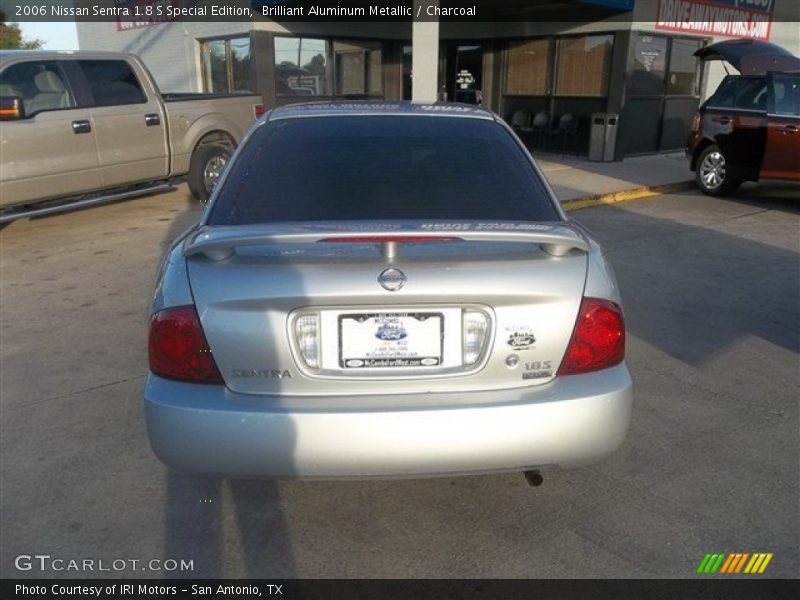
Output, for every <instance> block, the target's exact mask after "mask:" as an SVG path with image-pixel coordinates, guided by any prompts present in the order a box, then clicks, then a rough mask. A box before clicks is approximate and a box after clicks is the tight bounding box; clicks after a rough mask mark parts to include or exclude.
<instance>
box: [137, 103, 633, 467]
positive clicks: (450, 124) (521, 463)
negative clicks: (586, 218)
mask: <svg viewBox="0 0 800 600" xmlns="http://www.w3.org/2000/svg"><path fill="white" fill-rule="evenodd" d="M149 353H150V371H151V373H150V376H149V379H148V382H147V387H146V389H145V405H146V415H147V426H148V431H149V436H150V440H151V444H152V446H153V449H154V451H155V453H156V454H157V455H158V456H159V457H160V458H161V460H162V461H163V462H165V463H166V464H167V465H170V466H171V467H174V468H176V469H179V470H185V471H191V472H196V473H203V474H211V475H220V476H252V475H255V476H267V477H303V478H336V477H352V478H359V477H396V476H422V475H437V474H452V473H470V472H481V471H502V470H521V471H531V470H537V469H540V468H542V467H547V466H553V465H557V466H560V467H576V466H580V465H585V464H588V463H592V462H595V461H598V460H600V459H602V458H604V457H606V456H607V455H609V454H610V453H611V452H613V451H614V450H615V449H616V448H617V447H618V446H619V445H620V444H621V443H622V441H623V439H624V438H625V435H626V432H627V430H628V425H629V421H630V413H631V404H632V399H633V394H632V384H631V378H630V375H629V373H628V369H627V367H626V365H625V362H624V355H625V326H624V321H623V314H622V308H621V301H620V295H619V290H618V288H617V284H616V281H615V278H614V275H613V272H612V270H611V267H610V265H609V263H608V261H607V259H606V257H605V256H604V254H603V250H602V249H601V248H600V246H599V245H598V244H597V243H596V242H595V241H594V240H593V239H592V238H591V236H590V234H589V233H588V232H587V231H586V230H585V229H583V228H582V227H581V226H579V225H578V224H576V223H575V222H574V221H572V220H570V219H569V218H568V217H567V216H566V215H565V214H564V212H563V211H562V209H561V207H560V206H559V204H558V201H557V200H556V199H555V197H554V195H553V192H552V190H551V189H550V187H549V186H548V184H547V182H546V181H545V179H544V177H543V175H542V173H541V171H540V170H539V168H538V167H537V165H536V164H535V162H534V160H533V159H532V158H531V156H530V155H529V154H528V152H527V151H526V150H525V148H524V146H523V145H522V144H521V143H520V141H519V140H518V139H517V138H516V136H515V135H514V133H513V132H512V131H511V130H510V129H509V128H508V127H507V126H506V125H505V124H504V123H503V122H502V121H501V120H500V119H499V118H498V117H497V116H496V115H494V114H493V113H491V112H489V111H486V110H484V109H481V108H476V107H470V106H462V105H454V104H431V105H420V104H407V103H340V104H325V103H317V104H305V105H296V106H290V107H284V108H279V109H276V110H273V111H272V112H270V113H268V114H267V115H265V117H264V118H262V119H261V120H260V121H259V122H258V123H257V124H256V125H255V126H254V128H253V129H252V130H251V131H250V133H249V135H248V136H247V137H246V139H245V140H244V141H243V143H242V144H241V146H240V147H239V149H238V150H237V152H236V154H235V155H234V157H233V158H232V160H231V163H230V164H229V166H228V167H227V169H226V172H225V173H224V175H223V177H222V179H221V181H220V183H219V185H218V187H217V188H216V190H215V192H214V194H213V196H212V198H211V201H210V203H209V205H208V207H207V209H206V211H205V213H204V214H203V217H202V218H201V220H200V221H199V222H198V223H197V224H196V225H195V226H194V227H193V228H191V229H190V230H189V231H188V232H187V233H186V234H184V235H183V236H182V237H181V238H180V239H178V240H177V241H176V242H175V243H174V245H173V246H172V248H171V249H170V250H169V252H168V255H167V256H166V259H165V261H164V263H163V266H162V268H161V272H160V275H159V279H158V283H157V287H156V291H155V297H154V300H153V305H152V318H151V324H150V338H149Z"/></svg>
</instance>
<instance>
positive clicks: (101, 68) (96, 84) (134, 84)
mask: <svg viewBox="0 0 800 600" xmlns="http://www.w3.org/2000/svg"><path fill="white" fill-rule="evenodd" d="M80 65H81V69H82V70H83V74H84V75H85V76H86V79H87V81H88V82H89V88H90V89H91V91H92V95H93V96H94V103H95V105H96V106H117V105H120V104H142V103H145V102H147V98H146V97H145V95H144V92H143V91H142V86H141V85H140V84H139V80H138V79H136V75H135V74H134V73H133V70H132V69H131V67H130V65H129V64H128V63H127V62H125V61H124V60H82V61H80Z"/></svg>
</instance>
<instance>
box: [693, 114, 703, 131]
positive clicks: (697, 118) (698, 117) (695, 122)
mask: <svg viewBox="0 0 800 600" xmlns="http://www.w3.org/2000/svg"><path fill="white" fill-rule="evenodd" d="M702 120H703V116H702V115H701V114H700V113H699V112H698V113H694V119H692V131H700V121H702Z"/></svg>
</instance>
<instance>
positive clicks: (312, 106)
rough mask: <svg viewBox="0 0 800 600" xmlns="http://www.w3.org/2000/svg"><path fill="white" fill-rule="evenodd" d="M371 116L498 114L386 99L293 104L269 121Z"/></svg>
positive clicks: (479, 116) (460, 106) (454, 105)
mask: <svg viewBox="0 0 800 600" xmlns="http://www.w3.org/2000/svg"><path fill="white" fill-rule="evenodd" d="M369 115H382V116H441V117H460V118H471V119H485V120H490V121H493V120H495V115H494V113H492V112H491V111H489V110H486V109H485V108H482V107H480V106H475V105H472V104H460V103H455V102H433V103H420V102H408V101H402V102H400V101H397V102H394V101H385V100H378V101H375V100H373V101H369V100H363V101H362V100H359V101H353V102H346V101H342V102H305V103H302V104H289V105H286V106H281V107H278V108H275V109H273V110H272V111H270V113H269V115H268V117H267V120H268V121H277V120H281V119H298V118H304V117H343V116H348V117H349V116H369Z"/></svg>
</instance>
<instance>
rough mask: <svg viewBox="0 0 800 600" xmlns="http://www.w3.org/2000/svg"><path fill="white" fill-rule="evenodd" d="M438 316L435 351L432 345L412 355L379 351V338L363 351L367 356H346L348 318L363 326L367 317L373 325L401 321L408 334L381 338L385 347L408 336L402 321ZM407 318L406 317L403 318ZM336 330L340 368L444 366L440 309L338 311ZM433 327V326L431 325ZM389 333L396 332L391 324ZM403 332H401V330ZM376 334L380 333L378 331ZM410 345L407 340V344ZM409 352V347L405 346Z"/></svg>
mask: <svg viewBox="0 0 800 600" xmlns="http://www.w3.org/2000/svg"><path fill="white" fill-rule="evenodd" d="M432 318H433V319H438V327H437V328H436V329H437V331H436V333H437V334H438V335H437V336H436V351H435V352H432V351H431V350H429V349H426V350H425V351H424V352H423V353H422V354H421V355H420V353H419V352H411V355H403V354H401V353H396V354H394V355H392V354H391V353H390V354H386V355H377V354H376V352H375V350H376V348H377V345H378V344H379V343H380V342H377V343H376V345H375V346H373V347H372V350H365V351H364V352H362V354H364V356H349V355H348V356H346V355H345V351H346V349H345V340H344V333H345V332H344V329H345V326H344V325H345V321H348V320H350V321H358V325H359V326H363V324H364V323H365V322H367V321H370V322H371V323H370V324H371V326H373V327H383V326H384V325H386V324H388V323H390V322H392V321H394V320H397V321H399V322H400V329H402V330H403V331H404V332H405V333H406V335H405V336H403V337H402V338H398V339H395V340H392V339H386V338H378V339H382V341H383V342H384V344H383V345H384V348H387V346H388V344H392V343H394V342H402V341H403V340H404V339H405V337H406V336H407V331H406V329H405V328H404V327H403V323H410V324H413V323H414V321H417V322H418V323H419V322H424V321H429V320H430V319H432ZM409 319H413V320H414V321H409ZM379 320H383V322H384V325H380V324H379V323H380V322H379ZM403 320H405V321H403ZM337 325H338V327H337V329H338V331H337V334H338V350H339V352H338V362H339V367H340V368H341V369H345V370H349V371H355V370H371V369H390V370H396V369H404V368H412V369H435V368H437V367H439V368H441V366H442V363H443V360H444V331H445V329H444V313H442V312H437V311H413V312H407V311H396V312H392V311H374V312H363V313H343V314H340V315H338V317H337ZM429 329H430V326H429ZM388 334H389V337H391V336H392V335H393V333H392V331H391V328H389V332H388ZM427 334H428V335H431V332H430V331H429V332H427ZM398 335H400V334H398ZM376 337H377V334H376ZM347 346H351V344H347ZM406 346H407V344H406ZM348 350H349V349H348ZM370 352H371V353H372V354H373V355H374V356H369V355H368V354H369V353H370ZM406 352H408V350H406Z"/></svg>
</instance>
